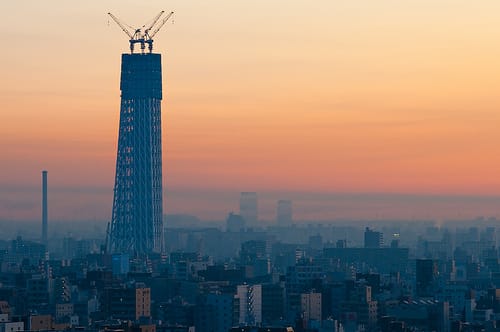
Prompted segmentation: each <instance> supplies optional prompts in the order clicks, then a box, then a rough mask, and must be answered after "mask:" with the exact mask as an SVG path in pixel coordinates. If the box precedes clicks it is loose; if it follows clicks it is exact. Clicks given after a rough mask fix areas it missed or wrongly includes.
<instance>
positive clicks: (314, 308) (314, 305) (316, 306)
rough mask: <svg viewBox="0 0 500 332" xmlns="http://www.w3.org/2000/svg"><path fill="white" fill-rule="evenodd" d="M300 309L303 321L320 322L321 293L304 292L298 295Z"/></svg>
mask: <svg viewBox="0 0 500 332" xmlns="http://www.w3.org/2000/svg"><path fill="white" fill-rule="evenodd" d="M300 309H301V311H302V313H303V315H304V321H306V322H308V321H310V320H316V321H319V322H321V320H322V319H321V318H322V317H321V293H312V292H311V293H304V294H301V295H300Z"/></svg>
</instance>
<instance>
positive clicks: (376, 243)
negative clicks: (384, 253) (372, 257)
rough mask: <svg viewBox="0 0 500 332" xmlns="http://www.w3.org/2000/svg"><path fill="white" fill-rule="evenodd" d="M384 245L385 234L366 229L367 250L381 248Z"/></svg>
mask: <svg viewBox="0 0 500 332" xmlns="http://www.w3.org/2000/svg"><path fill="white" fill-rule="evenodd" d="M383 244H384V234H382V233H381V232H376V231H373V230H371V229H370V228H369V227H366V229H365V248H380V247H382V245H383Z"/></svg>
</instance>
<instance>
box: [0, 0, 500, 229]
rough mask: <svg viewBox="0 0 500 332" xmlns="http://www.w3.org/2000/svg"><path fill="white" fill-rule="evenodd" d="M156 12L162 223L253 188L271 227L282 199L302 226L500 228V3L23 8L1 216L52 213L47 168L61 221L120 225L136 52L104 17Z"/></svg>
mask: <svg viewBox="0 0 500 332" xmlns="http://www.w3.org/2000/svg"><path fill="white" fill-rule="evenodd" d="M160 10H166V11H170V10H173V11H175V15H174V20H173V24H172V23H167V24H166V25H165V27H164V28H163V30H162V31H161V32H160V33H159V34H158V35H157V37H156V38H155V51H156V52H158V53H161V54H162V55H163V80H164V81H163V84H164V100H163V103H162V112H163V116H162V121H163V153H164V158H163V164H164V165H163V167H164V189H165V191H166V195H165V198H164V206H165V212H166V213H190V214H194V215H197V216H199V217H201V218H203V219H223V218H224V216H225V215H226V214H227V213H228V212H229V211H231V210H237V208H238V195H239V192H240V191H257V192H259V193H261V197H262V199H263V201H262V204H261V207H262V211H263V212H262V217H263V218H265V219H272V218H273V213H274V212H273V209H274V206H273V205H272V204H274V203H273V202H274V201H275V200H278V199H281V198H292V199H293V200H294V202H295V209H294V210H295V214H296V218H298V219H301V218H302V219H307V218H317V219H327V218H378V217H388V218H408V219H411V218H423V217H437V218H461V217H470V216H476V215H487V216H490V215H491V216H498V217H500V130H499V125H500V60H499V59H500V20H499V13H500V1H498V0H482V1H471V0H467V1H463V0H405V1H401V0H343V1H337V0H316V1H306V0H290V1H283V0H279V1H278V0H276V1H269V0H266V1H263V0H252V1H243V0H242V1H239V0H238V1H235V0H214V1H206V0H203V1H200V0H188V1H186V0H184V1H180V0H173V1H156V0H151V1H132V0H127V1H124V0H114V1H98V0H85V1H67V0H49V1H38V0H36V1H35V0H29V1H28V0H26V1H25V0H19V1H17V0H15V1H2V2H1V3H0V29H1V31H2V33H1V34H0V42H1V45H2V51H1V53H0V60H1V61H0V72H1V80H0V151H1V157H0V158H1V159H0V165H1V167H0V220H34V219H35V220H36V219H37V218H38V217H39V215H40V201H41V198H40V192H41V189H40V185H41V170H42V169H47V170H48V172H49V185H50V189H49V190H50V197H49V204H50V212H49V213H50V217H51V218H52V219H58V220H85V219H92V220H108V219H109V218H110V216H111V206H112V189H113V184H114V172H115V159H116V144H117V138H118V137H117V136H118V120H119V103H120V91H119V75H120V54H121V53H123V52H128V41H127V37H126V36H125V34H124V33H123V32H122V31H121V30H120V28H119V27H118V26H116V24H115V23H114V22H113V21H111V20H110V19H108V17H107V15H106V13H107V12H108V11H111V12H113V13H114V14H115V15H116V16H118V17H119V18H121V19H122V20H123V21H125V22H127V23H128V24H130V25H132V26H140V25H142V24H143V23H145V22H147V21H149V20H150V19H151V18H152V17H153V16H154V15H156V14H157V13H158V12H159V11H160ZM399 194H402V195H399ZM284 196H285V197H284ZM377 197H378V198H377ZM377 202H379V203H377Z"/></svg>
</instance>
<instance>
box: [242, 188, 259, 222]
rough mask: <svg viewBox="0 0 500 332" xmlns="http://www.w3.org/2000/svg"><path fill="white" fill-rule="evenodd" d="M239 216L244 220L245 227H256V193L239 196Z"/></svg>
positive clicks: (245, 193) (244, 193)
mask: <svg viewBox="0 0 500 332" xmlns="http://www.w3.org/2000/svg"><path fill="white" fill-rule="evenodd" d="M240 215H241V216H242V217H243V219H245V223H246V226H247V227H252V226H257V221H258V205H257V193H255V192H242V193H241V196H240Z"/></svg>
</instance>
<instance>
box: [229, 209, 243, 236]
mask: <svg viewBox="0 0 500 332" xmlns="http://www.w3.org/2000/svg"><path fill="white" fill-rule="evenodd" d="M226 230H227V231H228V232H241V231H244V230H245V219H243V217H242V216H240V215H239V214H235V213H232V212H231V213H229V216H228V217H227V220H226Z"/></svg>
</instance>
